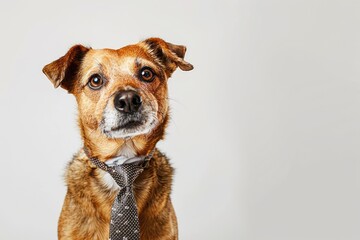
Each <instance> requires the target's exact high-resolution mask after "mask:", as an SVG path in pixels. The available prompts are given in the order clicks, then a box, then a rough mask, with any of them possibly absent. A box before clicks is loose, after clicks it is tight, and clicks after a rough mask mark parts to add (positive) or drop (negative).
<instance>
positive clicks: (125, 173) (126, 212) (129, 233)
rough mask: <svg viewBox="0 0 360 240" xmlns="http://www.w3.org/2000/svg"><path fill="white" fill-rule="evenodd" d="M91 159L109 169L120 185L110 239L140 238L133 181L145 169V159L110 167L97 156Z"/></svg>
mask: <svg viewBox="0 0 360 240" xmlns="http://www.w3.org/2000/svg"><path fill="white" fill-rule="evenodd" d="M90 160H91V161H92V162H93V163H94V164H95V165H96V166H97V167H98V168H100V169H102V170H105V171H107V172H108V173H109V174H110V175H111V176H112V177H113V178H114V180H115V182H116V183H117V184H118V185H119V187H120V191H119V193H118V195H117V196H116V198H115V200H114V203H113V205H112V208H111V221H110V240H139V239H140V225H139V218H138V212H137V207H136V202H135V197H134V193H133V182H134V181H135V179H136V178H137V177H138V176H139V174H140V173H141V172H142V171H143V166H142V164H141V163H144V161H141V162H139V161H136V162H131V163H123V164H121V165H115V166H111V167H110V166H108V165H107V164H105V163H103V162H101V161H99V160H98V159H97V158H90ZM145 160H146V159H145Z"/></svg>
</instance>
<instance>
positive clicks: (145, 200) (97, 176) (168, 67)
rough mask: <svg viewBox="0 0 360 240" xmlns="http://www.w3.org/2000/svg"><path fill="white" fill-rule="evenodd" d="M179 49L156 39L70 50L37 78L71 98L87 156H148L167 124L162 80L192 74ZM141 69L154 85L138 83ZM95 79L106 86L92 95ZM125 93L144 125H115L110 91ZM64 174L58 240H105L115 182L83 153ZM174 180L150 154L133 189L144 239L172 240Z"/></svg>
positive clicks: (162, 162)
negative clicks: (137, 105)
mask: <svg viewBox="0 0 360 240" xmlns="http://www.w3.org/2000/svg"><path fill="white" fill-rule="evenodd" d="M185 51H186V48H185V47H184V46H181V45H174V44H171V43H167V42H165V41H164V40H162V39H159V38H150V39H146V40H145V41H142V42H140V43H138V44H135V45H129V46H126V47H123V48H120V49H117V50H114V49H99V50H95V49H91V48H87V47H84V46H82V45H76V46H73V47H72V48H71V49H70V50H69V51H68V52H67V53H66V54H65V55H64V56H63V57H61V58H59V59H58V60H56V61H54V62H52V63H50V64H48V65H46V66H45V67H44V68H43V72H44V73H45V74H46V76H47V77H48V78H49V79H50V80H51V82H52V83H53V84H54V86H55V87H58V86H61V87H62V88H64V89H66V90H67V91H68V92H69V93H71V94H73V95H74V96H75V98H76V101H77V103H78V111H79V118H78V122H79V127H80V129H81V135H82V139H83V142H84V147H86V148H87V150H88V152H89V154H90V155H91V156H92V157H97V158H98V159H99V160H100V161H104V162H105V161H107V160H109V159H111V158H113V157H115V156H119V155H123V156H127V157H132V156H140V155H147V154H149V153H150V152H151V151H152V149H154V148H155V145H156V143H157V142H158V141H159V140H161V139H163V137H164V131H165V128H166V125H167V122H168V119H169V107H168V97H167V79H168V78H169V77H170V76H171V74H172V73H173V72H174V71H175V69H176V68H177V67H179V68H181V69H182V70H185V71H189V70H191V69H192V68H193V67H192V65H191V64H189V63H188V62H186V61H184V55H185ZM144 66H146V67H150V68H151V69H152V70H153V72H154V73H155V78H154V80H153V81H151V82H145V81H141V80H140V79H139V74H138V73H139V70H140V69H141V68H143V67H144ZM94 74H98V76H100V77H101V78H102V79H103V80H104V84H103V86H102V87H101V88H100V89H98V90H93V89H91V88H90V87H89V79H91V78H92V76H93V75H94ZM129 89H131V90H133V91H136V92H137V93H138V94H139V95H140V96H141V98H142V107H143V108H142V110H141V119H142V122H141V124H140V125H138V126H136V127H132V128H129V129H126V128H121V127H117V124H119V123H118V121H119V119H120V118H121V117H122V116H118V115H119V113H118V112H116V109H115V108H114V103H113V102H114V95H116V93H118V92H119V91H123V90H129ZM115 127H117V128H115ZM114 129H115V130H114ZM65 176H66V183H67V187H68V189H67V194H66V197H65V201H64V205H63V209H62V212H61V216H60V219H59V225H58V237H59V239H75V240H81V239H89V240H90V239H92V240H96V239H99V240H100V239H101V240H103V239H104V240H105V239H106V240H107V239H109V222H110V211H111V206H112V203H113V201H114V198H115V196H116V195H117V193H118V191H119V187H118V186H117V184H116V183H115V182H114V181H113V179H112V178H111V177H110V175H109V174H108V173H106V172H104V171H102V170H100V169H98V168H96V167H95V166H94V165H93V164H92V163H91V162H90V160H89V158H88V156H87V155H86V154H85V153H84V150H83V149H81V150H80V151H79V152H78V153H77V154H76V155H75V156H74V158H73V160H72V161H71V162H70V163H69V165H68V167H67V171H66V175H65ZM172 176H173V169H172V167H171V166H170V164H169V161H168V159H167V158H166V157H165V156H164V155H163V154H162V153H160V152H159V151H158V150H156V151H155V153H154V155H153V158H152V159H151V160H150V162H149V166H148V167H147V168H146V169H145V170H144V171H143V172H142V173H141V174H140V176H139V177H138V178H137V179H136V181H135V183H134V193H135V198H136V202H137V207H138V213H139V220H140V234H141V239H142V240H145V239H149V240H156V239H178V231H177V222H176V216H175V212H174V209H173V206H172V204H171V200H170V191H171V182H172Z"/></svg>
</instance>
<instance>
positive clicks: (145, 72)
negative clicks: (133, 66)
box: [139, 67, 155, 82]
mask: <svg viewBox="0 0 360 240" xmlns="http://www.w3.org/2000/svg"><path fill="white" fill-rule="evenodd" d="M139 75H140V79H141V80H143V81H145V82H151V81H152V80H154V78H155V73H154V71H153V70H152V69H151V68H149V67H143V68H142V69H141V70H140V74H139Z"/></svg>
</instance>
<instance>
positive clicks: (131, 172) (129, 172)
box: [108, 162, 143, 188]
mask: <svg viewBox="0 0 360 240" xmlns="http://www.w3.org/2000/svg"><path fill="white" fill-rule="evenodd" d="M142 171H143V168H142V167H141V166H139V163H136V162H135V163H127V164H122V165H118V166H114V167H110V168H109V169H108V172H109V173H110V175H111V176H112V177H113V178H114V180H115V182H116V183H117V184H118V185H119V186H120V187H121V188H123V187H128V186H131V185H132V184H133V182H134V181H135V179H136V178H137V177H138V176H139V174H140V173H141V172H142Z"/></svg>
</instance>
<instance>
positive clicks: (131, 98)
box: [114, 90, 141, 113]
mask: <svg viewBox="0 0 360 240" xmlns="http://www.w3.org/2000/svg"><path fill="white" fill-rule="evenodd" d="M114 106H115V108H116V109H117V110H118V111H120V112H124V113H133V112H136V111H137V110H139V108H140V106H141V97H140V96H139V94H137V92H135V91H132V90H128V91H121V92H119V93H118V94H117V95H116V96H115V98H114Z"/></svg>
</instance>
